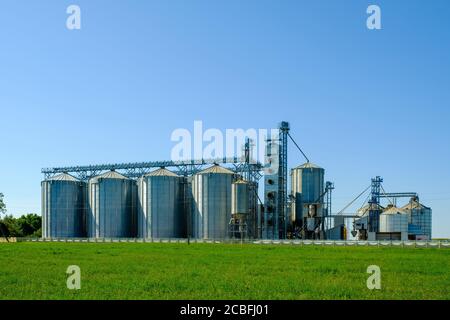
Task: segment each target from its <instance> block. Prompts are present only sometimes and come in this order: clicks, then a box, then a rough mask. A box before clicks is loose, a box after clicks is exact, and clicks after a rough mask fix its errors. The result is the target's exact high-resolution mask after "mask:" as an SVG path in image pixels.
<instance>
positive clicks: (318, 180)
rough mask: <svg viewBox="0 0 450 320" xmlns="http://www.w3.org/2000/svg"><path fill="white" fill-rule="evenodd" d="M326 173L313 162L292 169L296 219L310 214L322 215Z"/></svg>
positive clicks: (293, 216)
mask: <svg viewBox="0 0 450 320" xmlns="http://www.w3.org/2000/svg"><path fill="white" fill-rule="evenodd" d="M324 174H325V170H324V169H323V168H321V167H319V166H317V165H315V164H313V163H311V162H307V163H305V164H302V165H300V166H298V167H296V168H293V169H292V170H291V192H292V196H293V197H294V199H295V201H293V203H292V219H293V220H294V221H302V220H303V218H306V217H307V216H310V215H315V216H317V217H321V216H322V214H323V212H322V211H323V198H321V196H322V194H323V192H324ZM311 211H313V212H311Z"/></svg>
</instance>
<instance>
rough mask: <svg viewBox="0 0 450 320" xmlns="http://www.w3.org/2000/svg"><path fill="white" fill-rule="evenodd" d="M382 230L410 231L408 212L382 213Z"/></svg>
mask: <svg viewBox="0 0 450 320" xmlns="http://www.w3.org/2000/svg"><path fill="white" fill-rule="evenodd" d="M379 231H380V232H389V233H392V232H405V233H407V232H408V216H407V215H406V214H380V224H379Z"/></svg>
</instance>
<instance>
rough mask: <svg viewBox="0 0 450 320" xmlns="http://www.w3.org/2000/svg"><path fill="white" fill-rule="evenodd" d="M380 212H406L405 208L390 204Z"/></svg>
mask: <svg viewBox="0 0 450 320" xmlns="http://www.w3.org/2000/svg"><path fill="white" fill-rule="evenodd" d="M382 214H406V212H405V210H403V209H400V208H398V207H396V206H394V205H392V204H390V205H388V206H387V207H386V210H384V211H383V212H382Z"/></svg>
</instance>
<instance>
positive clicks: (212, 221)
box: [192, 173, 233, 239]
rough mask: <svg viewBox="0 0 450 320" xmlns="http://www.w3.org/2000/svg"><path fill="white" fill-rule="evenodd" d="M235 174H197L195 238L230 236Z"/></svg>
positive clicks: (193, 181) (194, 206) (194, 188)
mask: <svg viewBox="0 0 450 320" xmlns="http://www.w3.org/2000/svg"><path fill="white" fill-rule="evenodd" d="M232 180H233V175H231V174H221V173H206V174H196V175H194V176H193V180H192V194H193V203H192V231H193V232H192V235H193V237H194V238H203V239H225V238H228V237H229V234H228V226H229V222H230V219H231V183H232Z"/></svg>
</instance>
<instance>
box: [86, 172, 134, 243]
mask: <svg viewBox="0 0 450 320" xmlns="http://www.w3.org/2000/svg"><path fill="white" fill-rule="evenodd" d="M88 187H89V188H88V189H89V190H88V196H89V215H88V236H89V237H91V238H121V237H124V238H126V237H132V236H133V235H134V234H133V233H134V232H133V226H134V222H133V220H134V216H135V213H134V210H135V204H134V203H133V202H134V196H135V195H134V194H133V193H134V191H135V190H136V187H135V181H133V180H131V179H129V178H127V177H125V176H123V175H121V174H119V173H117V172H115V171H109V172H106V173H104V174H101V175H99V176H96V177H94V178H92V179H90V180H89V186H88Z"/></svg>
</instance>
